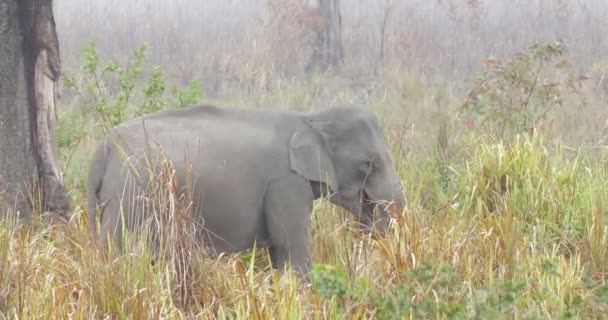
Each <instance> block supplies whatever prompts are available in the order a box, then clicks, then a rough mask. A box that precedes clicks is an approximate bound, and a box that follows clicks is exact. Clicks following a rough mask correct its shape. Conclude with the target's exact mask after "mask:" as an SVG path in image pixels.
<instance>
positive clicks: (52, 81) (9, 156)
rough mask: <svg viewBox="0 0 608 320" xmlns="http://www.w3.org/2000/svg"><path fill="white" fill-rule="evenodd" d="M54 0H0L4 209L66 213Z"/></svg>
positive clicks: (0, 194) (0, 199)
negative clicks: (58, 128) (57, 101)
mask: <svg viewBox="0 0 608 320" xmlns="http://www.w3.org/2000/svg"><path fill="white" fill-rule="evenodd" d="M59 71H60V59H59V47H58V39H57V34H56V31H55V21H54V18H53V2H52V0H0V83H1V85H0V155H2V156H1V157H0V209H2V210H3V211H6V210H7V209H15V210H17V211H20V212H22V213H23V214H25V215H29V214H30V213H31V212H32V210H33V209H36V210H41V211H42V212H41V213H45V212H48V213H59V214H67V212H68V210H69V201H68V197H67V195H66V192H65V189H64V187H63V184H62V181H61V178H60V177H61V174H60V172H59V169H58V166H57V163H56V160H55V159H56V149H55V148H56V142H55V92H56V81H57V80H58V78H59Z"/></svg>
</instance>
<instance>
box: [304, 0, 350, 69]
mask: <svg viewBox="0 0 608 320" xmlns="http://www.w3.org/2000/svg"><path fill="white" fill-rule="evenodd" d="M317 9H318V13H319V15H320V16H321V21H322V25H321V28H319V30H318V31H317V32H316V40H315V45H314V47H313V52H312V56H311V57H310V61H309V62H308V64H307V66H306V71H311V70H320V71H325V70H327V69H328V68H329V67H335V66H337V65H338V64H340V62H342V59H343V58H344V48H343V46H342V16H341V14H340V0H317Z"/></svg>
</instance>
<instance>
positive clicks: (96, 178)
mask: <svg viewBox="0 0 608 320" xmlns="http://www.w3.org/2000/svg"><path fill="white" fill-rule="evenodd" d="M108 151H109V148H108V145H107V140H106V141H104V142H102V143H101V144H100V145H99V146H98V147H97V150H96V151H95V154H94V155H93V159H92V160H91V167H90V168H89V175H88V177H87V211H88V212H87V217H88V220H89V221H88V222H89V232H90V233H91V236H92V237H93V238H96V235H97V230H96V229H97V228H96V226H97V219H96V218H97V214H96V213H97V203H98V200H99V197H98V194H99V189H100V188H101V185H102V183H103V177H104V175H105V171H106V157H107V153H108Z"/></svg>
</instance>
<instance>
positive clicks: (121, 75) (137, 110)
mask: <svg viewBox="0 0 608 320" xmlns="http://www.w3.org/2000/svg"><path fill="white" fill-rule="evenodd" d="M146 52H147V46H146V45H145V44H144V45H141V46H140V47H139V48H137V49H136V50H135V51H134V52H133V56H132V57H131V59H129V61H128V62H127V63H126V64H120V63H118V62H117V61H111V62H105V61H103V60H102V58H101V57H100V55H99V53H98V52H97V49H96V46H95V43H94V42H89V43H88V44H87V45H86V46H85V47H84V62H83V66H82V78H81V79H76V78H75V77H74V76H72V75H71V74H70V73H69V72H68V73H67V75H65V76H64V85H65V86H66V88H68V89H71V90H73V91H74V92H75V93H76V102H74V104H77V105H79V106H81V108H82V109H83V111H85V114H91V115H93V116H94V119H96V120H97V121H99V122H101V123H102V124H103V125H105V126H107V127H111V126H115V125H117V124H119V123H121V122H123V121H125V120H126V119H128V118H131V117H133V116H141V115H145V114H149V113H154V112H157V111H160V110H162V109H165V108H166V107H168V106H171V107H184V106H187V105H193V104H196V103H198V102H199V101H200V99H201V95H202V92H201V88H200V86H201V85H200V82H198V81H191V82H190V83H189V85H188V87H186V88H184V89H179V88H173V90H171V93H172V96H171V97H168V96H167V92H168V91H167V90H166V87H167V83H166V79H165V76H164V74H163V71H162V69H161V68H160V67H154V68H152V70H151V72H150V75H149V76H148V77H145V76H144V75H145V72H144V66H145V57H146Z"/></svg>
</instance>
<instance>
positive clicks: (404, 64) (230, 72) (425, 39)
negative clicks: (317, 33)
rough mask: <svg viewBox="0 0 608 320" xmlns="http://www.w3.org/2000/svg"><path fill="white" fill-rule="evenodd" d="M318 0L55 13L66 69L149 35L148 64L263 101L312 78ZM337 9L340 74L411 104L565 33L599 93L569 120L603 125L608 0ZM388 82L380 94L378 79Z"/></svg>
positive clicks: (117, 2) (454, 90)
mask: <svg viewBox="0 0 608 320" xmlns="http://www.w3.org/2000/svg"><path fill="white" fill-rule="evenodd" d="M314 3H315V1H314V0H283V1H281V0H238V1H237V0H206V1H191V0H162V1H161V0H129V1H121V0H104V1H80V0H61V1H56V2H55V16H56V23H57V29H58V33H59V41H60V48H61V55H62V59H63V60H62V62H63V68H64V70H66V69H67V70H74V69H76V68H78V66H79V65H80V64H81V63H82V57H83V53H82V49H83V47H84V45H85V44H86V43H87V42H88V41H90V40H94V41H95V43H96V44H97V48H98V49H99V52H100V54H101V55H102V57H104V58H105V59H116V60H118V61H125V60H126V59H128V58H129V57H130V56H131V55H132V52H133V51H134V50H135V49H136V48H138V47H139V46H140V45H141V44H143V43H147V44H148V45H149V48H148V55H147V58H146V63H147V64H148V66H161V67H162V69H163V72H164V73H165V75H166V76H167V78H169V79H171V81H173V82H175V83H178V84H180V85H183V84H186V83H188V81H190V80H193V79H194V80H199V81H200V82H201V85H202V86H203V92H204V95H205V96H206V97H230V96H234V95H236V94H237V92H239V93H240V92H243V91H247V92H250V96H254V97H255V99H256V101H252V104H272V103H283V100H280V101H274V100H264V99H263V98H264V92H266V91H267V92H270V91H272V90H273V88H274V90H278V89H276V88H279V87H281V86H284V83H286V82H290V81H291V82H293V81H296V80H297V79H308V78H307V75H306V74H305V72H304V66H305V64H306V62H307V61H308V59H309V58H310V53H311V48H312V40H313V30H314V19H311V16H310V12H311V11H309V9H310V8H312V7H313V6H314ZM341 13H342V37H343V39H342V40H343V45H344V53H345V58H344V62H343V64H342V65H341V66H340V68H339V70H337V71H336V72H335V78H336V79H340V81H342V83H343V86H347V87H349V88H350V90H352V91H356V92H357V93H358V94H359V95H370V94H371V95H373V94H376V95H380V94H387V93H388V94H393V95H399V94H401V95H404V96H407V98H404V100H403V101H401V102H400V103H401V104H402V105H403V106H402V107H401V108H402V109H404V110H405V112H407V113H413V112H412V110H411V109H412V108H422V107H421V106H426V107H425V108H427V109H428V106H429V105H432V103H430V102H429V101H430V100H429V99H435V100H437V99H443V100H444V101H445V103H444V104H445V105H455V104H457V102H458V101H456V100H458V99H460V101H461V100H462V99H463V98H464V95H466V91H467V89H469V88H470V86H471V83H472V81H473V80H474V77H475V76H476V75H477V74H478V72H480V70H481V69H482V64H483V61H484V60H486V59H488V58H490V57H497V58H510V57H512V55H513V54H516V53H517V52H518V51H521V50H525V49H526V48H528V47H529V46H530V45H531V44H533V42H534V41H539V40H541V41H558V40H561V41H564V42H565V43H566V44H567V47H568V56H569V57H570V59H571V62H572V63H573V65H572V68H573V70H574V72H578V73H580V74H585V75H586V76H588V77H590V80H589V83H590V84H591V86H592V89H591V90H593V94H594V96H595V97H596V99H595V100H594V101H593V103H594V108H593V109H592V110H593V111H592V112H591V113H589V114H586V115H585V116H583V117H582V118H581V119H578V120H577V122H576V123H572V124H570V128H578V127H580V126H581V123H584V124H585V125H588V126H590V128H592V129H593V130H602V128H605V121H606V119H607V117H608V114H606V113H605V111H604V109H606V102H605V98H604V97H605V96H606V94H608V80H606V74H608V39H607V37H606V30H608V1H603V0H427V1H422V0H342V1H341ZM383 23H384V24H385V27H386V28H385V33H384V40H383V41H384V48H385V49H384V54H383V59H381V53H380V47H381V41H382V32H381V30H382V29H381V28H382V25H383ZM397 73H398V74H399V77H397V76H395V74H397ZM404 74H406V75H407V76H406V77H403V75H404ZM294 79H295V80H294ZM379 83H381V85H379ZM383 85H384V87H383V88H384V89H386V88H388V89H386V90H384V89H383V90H384V93H382V92H380V91H381V90H377V89H378V87H379V86H383ZM260 88H262V90H259V89H260ZM429 88H433V89H429ZM321 89H324V90H326V91H327V92H326V96H327V99H325V100H322V99H320V100H319V101H327V102H332V101H335V100H336V99H338V100H339V98H335V97H336V96H340V93H339V92H336V90H337V89H335V90H334V89H333V88H330V87H327V86H322V88H321ZM264 90H265V91H264ZM253 92H254V93H255V94H254V93H253ZM268 96H271V94H268ZM437 97H440V98H437ZM332 99H333V100H332ZM368 100H369V99H368ZM248 101H249V100H246V102H248ZM454 101H455V102H454ZM308 102H310V101H304V102H303V103H308ZM314 102H318V101H314ZM295 103H302V102H301V101H296V102H294V104H295ZM310 103H312V102H310ZM406 105H407V106H406ZM437 108H443V107H442V106H438V107H437ZM445 108H447V107H445ZM436 111H437V110H435V111H433V112H427V111H423V112H417V115H415V116H412V115H410V116H408V117H409V121H418V122H422V123H424V122H425V121H426V123H433V121H435V119H436ZM585 117H586V118H585Z"/></svg>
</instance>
